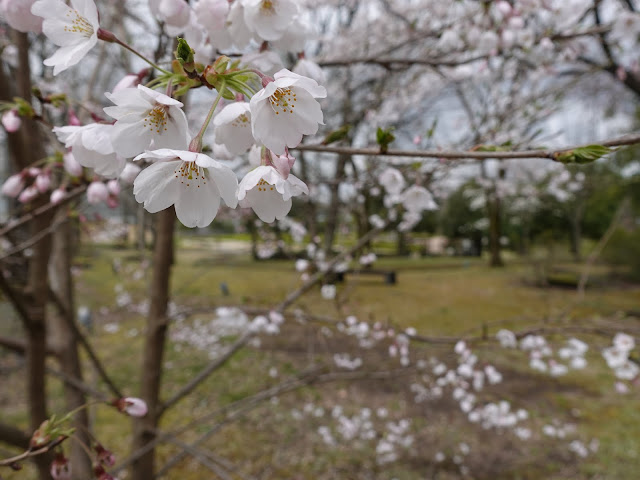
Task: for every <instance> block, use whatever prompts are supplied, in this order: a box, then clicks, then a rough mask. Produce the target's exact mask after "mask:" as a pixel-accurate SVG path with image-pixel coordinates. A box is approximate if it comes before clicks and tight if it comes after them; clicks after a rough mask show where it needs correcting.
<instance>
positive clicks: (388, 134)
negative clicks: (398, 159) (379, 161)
mask: <svg viewBox="0 0 640 480" xmlns="http://www.w3.org/2000/svg"><path fill="white" fill-rule="evenodd" d="M393 130H394V127H389V128H386V129H384V128H382V127H378V131H377V132H376V140H377V142H378V145H380V151H381V152H382V153H386V152H387V150H389V144H391V143H392V142H393V141H394V140H395V139H396V136H395V135H394V134H393V133H392V132H393Z"/></svg>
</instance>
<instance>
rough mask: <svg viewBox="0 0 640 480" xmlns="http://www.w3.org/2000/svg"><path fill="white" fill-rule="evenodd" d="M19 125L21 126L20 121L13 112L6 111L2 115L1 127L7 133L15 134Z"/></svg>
mask: <svg viewBox="0 0 640 480" xmlns="http://www.w3.org/2000/svg"><path fill="white" fill-rule="evenodd" d="M20 125H22V120H21V119H20V116H19V115H18V114H17V113H16V111H15V110H8V111H6V112H5V113H3V114H2V126H3V127H4V128H5V130H6V131H7V132H9V133H14V132H17V131H18V130H19V129H20Z"/></svg>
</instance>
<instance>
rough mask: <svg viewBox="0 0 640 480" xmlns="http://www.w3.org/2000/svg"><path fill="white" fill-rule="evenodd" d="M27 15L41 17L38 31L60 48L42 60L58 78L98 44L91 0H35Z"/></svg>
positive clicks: (96, 12)
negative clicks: (65, 1)
mask: <svg viewBox="0 0 640 480" xmlns="http://www.w3.org/2000/svg"><path fill="white" fill-rule="evenodd" d="M31 13H33V14H34V15H37V16H39V17H42V18H43V19H44V21H43V22H42V31H43V32H44V34H45V35H46V36H47V37H48V38H49V40H51V41H52V42H53V43H55V44H56V45H58V46H59V47H60V49H58V50H57V51H56V53H54V54H53V55H52V56H51V57H49V58H47V59H46V60H45V61H44V64H45V65H47V66H50V67H53V74H54V75H58V74H59V73H60V72H62V71H64V70H66V69H67V68H69V67H72V66H73V65H76V64H77V63H78V62H79V61H80V60H82V59H83V58H84V56H85V55H86V54H87V53H88V52H89V50H91V49H92V48H93V47H94V46H95V44H96V43H97V42H98V29H99V28H100V25H99V23H98V9H97V8H96V4H95V3H94V2H93V0H71V7H69V6H67V4H66V3H64V2H63V1H62V0H38V1H37V2H35V3H34V4H33V6H32V7H31Z"/></svg>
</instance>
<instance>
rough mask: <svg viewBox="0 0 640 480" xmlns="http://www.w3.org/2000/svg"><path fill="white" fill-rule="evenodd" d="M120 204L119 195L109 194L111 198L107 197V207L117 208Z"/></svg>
mask: <svg viewBox="0 0 640 480" xmlns="http://www.w3.org/2000/svg"><path fill="white" fill-rule="evenodd" d="M118 204H119V202H118V197H113V196H109V198H107V207H109V208H116V207H117V206H118Z"/></svg>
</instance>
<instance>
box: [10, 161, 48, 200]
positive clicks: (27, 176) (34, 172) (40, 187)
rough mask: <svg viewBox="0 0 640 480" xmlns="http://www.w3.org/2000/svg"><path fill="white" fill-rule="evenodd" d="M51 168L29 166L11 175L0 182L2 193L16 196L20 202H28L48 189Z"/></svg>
mask: <svg viewBox="0 0 640 480" xmlns="http://www.w3.org/2000/svg"><path fill="white" fill-rule="evenodd" d="M50 187H51V168H50V167H45V168H37V167H31V168H27V169H24V170H23V171H21V172H19V173H16V174H14V175H11V176H10V177H9V178H8V179H7V180H5V182H4V183H3V184H2V189H1V191H2V194H3V195H5V196H7V197H11V198H17V199H18V201H19V202H20V203H29V202H31V201H33V200H34V199H35V198H37V197H39V196H40V195H42V194H44V193H46V192H48V191H49V189H50Z"/></svg>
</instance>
